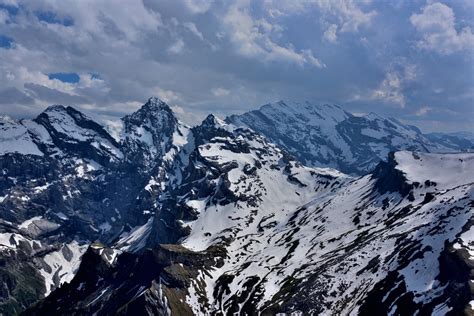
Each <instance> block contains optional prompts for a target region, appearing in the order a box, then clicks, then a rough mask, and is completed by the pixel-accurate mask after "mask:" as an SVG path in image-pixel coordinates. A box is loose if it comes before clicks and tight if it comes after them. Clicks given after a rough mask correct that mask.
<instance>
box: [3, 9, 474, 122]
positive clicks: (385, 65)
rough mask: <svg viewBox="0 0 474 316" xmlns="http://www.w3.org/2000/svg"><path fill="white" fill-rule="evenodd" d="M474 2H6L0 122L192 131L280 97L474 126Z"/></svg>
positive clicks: (400, 117) (355, 111)
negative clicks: (156, 120) (70, 117)
mask: <svg viewBox="0 0 474 316" xmlns="http://www.w3.org/2000/svg"><path fill="white" fill-rule="evenodd" d="M473 17H474V1H471V0H456V1H426V0H399V1H389V0H377V1H375V0H372V1H370V0H360V1H355V0H304V1H303V0H302V1H296V0H280V1H272V0H259V1H250V0H234V1H196V0H161V1H150V0H144V1H121V2H120V4H117V1H113V0H94V1H93V0H82V1H72V0H56V1H55V0H49V1H21V0H6V1H5V0H4V1H2V0H0V114H6V115H10V116H13V117H30V116H34V115H37V114H38V113H39V112H40V111H41V110H42V109H44V108H45V107H46V106H47V105H50V104H65V105H72V106H75V107H77V108H80V109H82V110H84V111H86V112H88V113H90V114H93V115H96V116H97V117H98V118H101V119H103V120H107V119H113V118H116V117H120V116H122V115H124V114H126V113H129V112H131V111H133V110H135V109H136V108H138V107H139V106H140V104H142V103H143V102H145V101H146V99H147V98H148V97H150V96H158V97H160V98H162V99H164V100H165V101H167V102H168V103H169V104H170V105H172V106H173V107H174V109H175V111H176V112H177V113H178V115H179V116H181V118H182V119H183V120H185V121H186V122H187V123H191V124H192V123H194V122H196V121H198V120H199V119H201V118H202V117H203V116H205V115H206V114H207V113H209V112H214V113H216V114H218V115H220V116H225V115H228V114H233V113H241V112H243V111H246V110H249V109H254V108H256V107H258V106H259V105H262V104H265V103H268V102H272V101H276V100H280V99H287V100H297V101H302V100H309V101H314V102H330V103H336V104H339V105H341V106H343V107H344V108H345V109H346V110H348V111H350V112H353V113H369V112H376V113H379V114H382V115H386V116H394V117H396V118H398V119H400V120H402V121H404V122H407V123H410V124H414V125H417V126H419V127H420V128H421V129H422V130H424V131H458V130H469V131H474V70H473V68H474V57H473V56H474V18H473Z"/></svg>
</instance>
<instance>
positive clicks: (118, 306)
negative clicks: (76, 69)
mask: <svg viewBox="0 0 474 316" xmlns="http://www.w3.org/2000/svg"><path fill="white" fill-rule="evenodd" d="M117 125H118V126H120V129H119V131H118V132H117V133H111V132H109V131H108V130H107V128H105V127H103V126H102V125H101V124H99V123H97V122H95V121H94V120H92V119H91V118H89V117H87V116H86V115H84V114H82V113H81V112H79V111H77V110H76V109H74V108H72V107H64V106H52V107H49V108H48V109H46V110H45V111H44V112H43V113H41V114H40V115H39V116H38V117H37V118H35V119H33V120H19V121H17V120H13V119H9V118H1V119H0V168H1V170H2V176H1V177H0V251H1V253H0V259H1V261H0V277H1V280H2V284H1V290H0V312H1V313H3V314H7V315H9V314H17V313H23V314H25V315H48V314H64V315H84V314H96V315H110V314H124V315H125V314H126V315H128V314H134V313H140V314H150V315H168V314H173V315H187V314H197V315H200V314H212V315H223V314H235V313H237V314H242V315H244V314H249V315H251V314H257V313H261V314H278V313H287V314H291V313H303V314H311V313H313V314H357V313H358V314H361V315H369V314H370V315H372V314H374V313H379V314H394V313H398V314H415V313H421V314H446V313H452V314H459V313H462V312H469V311H470V308H471V307H470V306H472V304H471V305H469V303H470V302H471V301H472V299H473V297H472V296H473V294H472V293H471V288H470V282H472V281H471V276H472V267H473V259H472V258H473V257H472V253H473V251H474V249H473V246H472V245H473V234H472V232H473V229H472V222H473V221H472V209H473V208H474V186H473V184H474V172H473V171H472V170H474V154H473V153H471V151H472V150H473V148H474V141H473V140H472V138H469V137H468V136H466V135H445V134H428V135H425V134H423V133H422V132H421V131H420V130H418V129H417V128H416V127H412V126H408V125H405V124H402V123H401V122H399V121H397V120H395V119H385V118H383V117H380V116H378V115H375V114H369V115H367V116H363V117H360V116H354V115H352V114H350V113H348V112H346V111H344V110H343V109H342V108H340V107H338V106H334V105H316V104H310V103H307V102H306V103H296V102H283V101H280V102H276V103H273V104H268V105H264V106H263V107H261V108H260V109H259V110H256V111H251V112H248V113H244V114H242V115H235V116H230V117H228V118H226V119H225V120H221V119H219V118H217V117H215V116H213V115H209V116H208V117H207V118H206V119H205V120H204V121H203V122H202V123H201V124H199V125H197V126H195V127H189V126H186V125H185V124H183V123H181V122H180V121H179V120H178V119H177V118H176V116H175V115H174V113H173V112H172V110H171V109H170V107H169V106H168V105H166V104H165V103H164V102H163V101H161V100H159V99H157V98H150V99H149V100H148V101H147V102H146V104H144V105H143V106H142V107H141V108H140V109H139V110H138V111H136V112H135V113H132V114H130V115H127V116H125V117H124V118H122V119H121V120H120V122H119V124H117Z"/></svg>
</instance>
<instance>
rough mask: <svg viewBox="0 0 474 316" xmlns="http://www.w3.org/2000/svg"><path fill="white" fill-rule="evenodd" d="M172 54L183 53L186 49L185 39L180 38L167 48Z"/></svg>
mask: <svg viewBox="0 0 474 316" xmlns="http://www.w3.org/2000/svg"><path fill="white" fill-rule="evenodd" d="M167 51H168V53H170V54H181V53H182V52H183V51H184V41H183V39H181V38H178V39H177V40H176V41H175V42H174V43H173V44H171V46H169V47H168V49H167Z"/></svg>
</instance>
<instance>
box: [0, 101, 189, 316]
mask: <svg viewBox="0 0 474 316" xmlns="http://www.w3.org/2000/svg"><path fill="white" fill-rule="evenodd" d="M122 126H123V130H122V132H121V135H119V138H118V139H115V138H114V137H112V136H111V135H110V134H109V133H108V132H107V131H106V129H105V128H104V127H102V126H101V125H100V124H98V123H97V122H94V121H93V120H92V119H90V118H88V117H87V116H85V115H84V114H82V113H80V112H79V111H77V110H75V109H73V108H72V107H64V106H52V107H49V108H48V109H47V110H46V111H44V112H43V113H41V114H40V115H39V116H38V117H37V118H35V119H34V120H31V121H29V120H21V121H14V120H11V119H2V120H1V121H0V128H1V135H0V144H1V145H0V146H1V150H0V151H1V155H0V170H2V174H1V175H0V218H1V219H2V220H4V221H5V225H3V226H1V228H0V236H4V237H3V239H6V238H10V237H9V236H15V237H12V238H13V240H14V241H15V240H16V242H24V243H25V245H28V246H31V245H33V243H34V244H35V245H37V247H39V249H36V250H35V251H31V249H29V250H28V251H26V250H21V251H20V249H19V246H18V245H13V246H11V245H10V244H8V245H5V247H2V249H0V250H1V251H2V255H1V256H10V252H11V251H12V249H8V250H7V249H6V248H12V247H13V251H17V252H19V254H21V255H19V256H18V258H20V259H21V262H23V263H20V262H19V264H24V265H25V266H26V267H27V268H28V269H33V270H36V271H37V273H36V275H37V278H36V279H35V282H34V284H35V287H36V288H35V291H34V293H31V295H30V296H22V294H21V293H20V292H18V291H17V290H19V288H18V287H19V286H20V284H19V283H18V282H16V279H15V278H13V279H12V280H14V281H12V282H11V283H9V284H8V285H5V286H6V287H7V288H9V291H4V293H5V295H6V297H3V298H0V310H1V312H5V313H6V312H9V313H10V312H11V311H10V308H13V310H14V311H18V310H21V308H24V307H26V303H25V302H26V301H27V302H29V303H31V302H32V301H34V300H37V299H39V298H41V297H42V296H43V295H44V294H47V293H49V292H50V291H51V290H53V289H54V288H56V287H57V286H58V285H60V284H61V283H63V282H65V281H69V280H70V279H71V278H72V276H73V275H74V273H73V272H74V271H75V270H77V268H78V265H79V262H80V257H81V256H82V254H83V252H84V251H85V250H86V248H87V245H88V244H89V243H90V242H92V241H94V240H96V239H100V240H102V241H103V242H106V243H112V242H113V241H114V240H116V239H118V238H119V236H120V235H121V234H126V233H127V232H128V231H130V230H131V229H132V228H133V227H135V226H139V225H143V224H144V223H146V222H147V220H148V219H149V218H150V217H151V216H152V215H153V214H154V213H155V212H156V210H157V208H158V205H157V204H156V203H155V202H156V197H157V196H158V195H159V194H160V193H161V190H162V185H161V182H162V181H163V180H164V178H165V177H166V170H167V164H168V161H172V160H174V158H175V157H174V155H175V154H176V153H177V151H178V149H179V148H180V147H181V146H182V144H183V143H185V141H182V142H179V140H181V138H183V139H185V138H186V136H185V134H186V133H187V131H188V128H187V127H186V126H184V125H182V124H181V123H179V122H178V121H177V119H176V118H175V117H174V115H173V114H172V112H171V110H170V108H169V107H168V106H167V105H166V104H164V103H163V102H162V101H160V100H158V99H156V98H151V99H150V100H149V101H148V102H147V103H146V104H145V105H144V106H143V107H142V108H141V109H139V110H138V111H137V112H136V113H133V114H131V115H129V116H126V117H124V118H123V120H122ZM177 140H178V142H176V141H177ZM165 155H168V156H167V157H166V159H168V160H165V159H164V158H165ZM12 234H13V235H12ZM15 238H16V239H15ZM52 245H56V246H55V247H53V248H51V247H50V246H52ZM33 257H34V258H38V260H40V258H44V259H41V260H42V262H43V263H44V264H38V265H35V264H34V263H31V261H32V260H33V259H32V258H33ZM35 260H36V259H35ZM4 269H5V270H3V271H4V272H3V275H5V274H11V273H12V271H10V270H11V266H5V267H4ZM0 273H2V272H1V270H0ZM33 276H34V275H32V277H33ZM42 279H44V281H43V280H42ZM17 292H18V293H17ZM25 297H26V298H25ZM23 299H25V301H22V300H23ZM17 300H19V302H18V304H17V303H15V304H13V305H15V306H13V307H12V301H17ZM2 302H3V305H2Z"/></svg>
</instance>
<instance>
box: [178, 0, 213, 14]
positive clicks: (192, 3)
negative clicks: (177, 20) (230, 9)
mask: <svg viewBox="0 0 474 316" xmlns="http://www.w3.org/2000/svg"><path fill="white" fill-rule="evenodd" d="M213 2H214V1H213V0H184V4H185V5H186V7H187V8H188V10H189V11H190V12H191V13H193V14H203V13H206V12H207V11H208V10H209V9H210V8H211V6H212V4H213Z"/></svg>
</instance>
